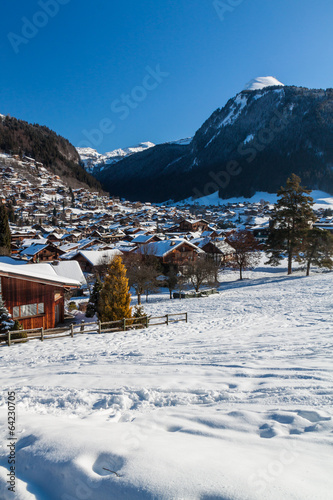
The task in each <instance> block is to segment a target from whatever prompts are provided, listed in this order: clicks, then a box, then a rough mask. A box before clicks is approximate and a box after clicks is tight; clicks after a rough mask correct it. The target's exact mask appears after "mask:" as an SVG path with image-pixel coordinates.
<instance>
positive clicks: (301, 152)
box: [97, 77, 333, 203]
mask: <svg viewBox="0 0 333 500" xmlns="http://www.w3.org/2000/svg"><path fill="white" fill-rule="evenodd" d="M332 110H333V90H332V89H327V90H323V89H307V88H305V87H296V86H284V85H283V84H282V83H281V82H280V81H279V80H277V79H275V78H274V77H260V78H255V79H254V80H252V81H251V82H249V83H248V84H247V85H246V88H245V89H244V90H242V91H241V92H239V93H238V94H237V95H236V96H234V97H233V98H231V99H229V101H228V102H227V103H226V105H225V106H223V107H222V108H220V109H217V110H216V111H214V113H213V114H212V115H211V116H210V117H209V118H208V119H207V120H206V121H205V123H204V124H203V125H202V126H201V127H200V128H199V129H198V130H197V132H196V133H195V135H194V137H193V139H192V140H191V139H188V140H185V141H175V142H170V143H164V144H159V145H157V146H155V147H154V148H150V149H149V150H147V151H143V152H142V153H140V154H137V155H131V156H127V157H125V158H124V159H121V161H119V162H118V163H117V164H116V165H114V166H112V168H104V169H103V171H101V172H100V173H99V175H97V178H98V180H99V181H100V182H101V183H102V185H103V187H104V189H106V190H107V191H110V192H111V194H113V195H115V196H121V197H124V198H127V199H130V200H141V201H151V202H156V203H161V202H164V201H166V200H170V199H172V200H175V201H178V200H184V199H187V198H189V197H191V196H194V197H195V198H201V197H203V196H207V195H209V194H211V193H212V192H216V191H219V194H220V198H223V199H228V198H234V197H247V198H251V197H252V196H253V195H254V194H255V193H256V192H259V191H263V192H268V193H276V192H277V190H278V189H279V188H280V187H281V186H282V185H284V184H285V181H286V179H287V177H288V176H290V174H291V173H295V174H297V175H299V176H300V177H301V179H302V182H303V184H304V185H306V186H308V187H309V188H311V189H317V190H321V191H325V192H327V193H329V194H333V148H332V144H333V122H332Z"/></svg>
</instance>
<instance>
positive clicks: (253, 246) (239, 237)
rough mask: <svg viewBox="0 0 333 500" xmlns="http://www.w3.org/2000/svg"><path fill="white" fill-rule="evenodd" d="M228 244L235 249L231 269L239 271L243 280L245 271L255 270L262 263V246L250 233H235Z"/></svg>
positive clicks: (229, 238)
mask: <svg viewBox="0 0 333 500" xmlns="http://www.w3.org/2000/svg"><path fill="white" fill-rule="evenodd" d="M228 243H229V244H230V245H231V246H232V247H233V248H234V249H235V253H234V254H233V257H232V259H231V260H230V262H229V265H230V267H233V268H234V269H238V270H239V277H240V279H241V280H242V279H243V271H245V270H247V269H254V268H255V267H256V266H257V265H258V264H259V261H260V245H259V243H258V241H257V240H256V239H255V237H254V236H253V234H252V233H251V232H250V231H246V230H241V231H235V232H234V233H233V234H231V235H230V236H229V237H228Z"/></svg>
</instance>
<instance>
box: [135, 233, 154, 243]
mask: <svg viewBox="0 0 333 500" xmlns="http://www.w3.org/2000/svg"><path fill="white" fill-rule="evenodd" d="M156 241H161V238H159V237H158V236H156V235H155V234H139V235H138V236H136V237H135V238H133V239H132V243H134V245H147V243H155V242H156Z"/></svg>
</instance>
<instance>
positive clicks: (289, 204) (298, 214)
mask: <svg viewBox="0 0 333 500" xmlns="http://www.w3.org/2000/svg"><path fill="white" fill-rule="evenodd" d="M310 193H311V191H310V190H308V189H306V188H305V187H303V186H301V179H300V178H299V177H298V176H297V175H295V174H292V175H291V177H290V178H289V179H288V180H287V183H286V187H281V189H280V191H278V196H279V197H280V198H279V199H278V201H277V203H276V204H275V208H274V212H273V215H272V217H271V221H270V233H269V236H268V240H267V245H266V248H267V253H268V254H269V260H268V264H271V265H273V266H277V265H278V264H279V263H280V261H281V260H282V259H283V257H284V254H285V255H286V256H287V258H288V274H291V273H292V262H293V260H299V259H300V254H301V251H302V242H303V240H304V238H305V237H306V234H307V231H308V230H309V229H310V228H311V223H312V222H313V221H315V220H316V217H315V215H314V212H313V209H312V206H313V203H314V202H313V199H312V198H311V196H309V194H310Z"/></svg>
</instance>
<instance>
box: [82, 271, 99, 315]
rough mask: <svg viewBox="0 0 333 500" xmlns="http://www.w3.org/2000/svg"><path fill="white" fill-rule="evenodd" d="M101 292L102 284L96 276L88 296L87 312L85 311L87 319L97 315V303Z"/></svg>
mask: <svg viewBox="0 0 333 500" xmlns="http://www.w3.org/2000/svg"><path fill="white" fill-rule="evenodd" d="M101 290H102V282H101V280H100V278H99V277H98V276H97V278H96V281H95V283H94V287H93V290H92V292H91V295H90V300H89V302H88V305H87V311H86V317H87V318H92V317H93V316H95V314H96V313H98V301H99V296H100V293H101Z"/></svg>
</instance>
